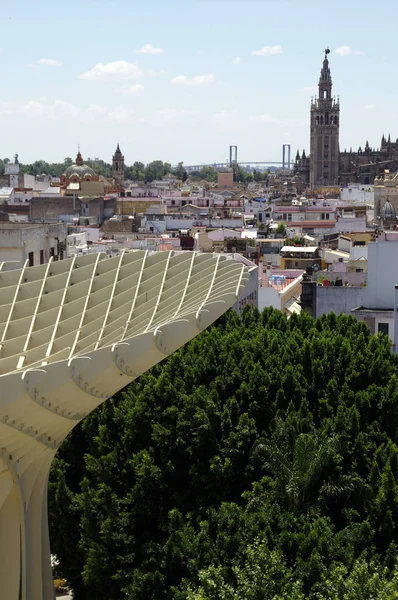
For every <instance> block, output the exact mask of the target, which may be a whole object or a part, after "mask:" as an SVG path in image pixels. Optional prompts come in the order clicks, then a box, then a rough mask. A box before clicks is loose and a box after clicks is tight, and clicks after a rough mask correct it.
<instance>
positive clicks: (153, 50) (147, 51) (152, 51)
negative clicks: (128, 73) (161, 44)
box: [138, 44, 164, 54]
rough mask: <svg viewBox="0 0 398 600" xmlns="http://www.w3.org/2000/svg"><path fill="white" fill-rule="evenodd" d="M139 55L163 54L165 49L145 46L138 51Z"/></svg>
mask: <svg viewBox="0 0 398 600" xmlns="http://www.w3.org/2000/svg"><path fill="white" fill-rule="evenodd" d="M138 52H139V54H163V52H164V50H163V48H154V47H153V46H152V44H145V46H142V48H140V49H139V50H138Z"/></svg>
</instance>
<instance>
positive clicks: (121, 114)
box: [107, 106, 137, 124]
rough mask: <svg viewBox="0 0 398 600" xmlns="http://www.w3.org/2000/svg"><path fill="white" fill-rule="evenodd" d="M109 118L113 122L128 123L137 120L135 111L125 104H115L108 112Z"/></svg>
mask: <svg viewBox="0 0 398 600" xmlns="http://www.w3.org/2000/svg"><path fill="white" fill-rule="evenodd" d="M107 118H108V121H110V122H111V123H125V124H128V123H133V122H136V121H137V118H136V116H135V113H134V111H133V110H131V108H127V107H125V106H115V107H114V108H112V109H111V110H110V111H109V112H108V114H107Z"/></svg>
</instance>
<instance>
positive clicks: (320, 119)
mask: <svg viewBox="0 0 398 600" xmlns="http://www.w3.org/2000/svg"><path fill="white" fill-rule="evenodd" d="M329 52H330V50H329V48H326V50H325V58H324V61H323V66H322V70H321V76H320V78H319V84H318V89H319V93H318V98H314V99H313V100H312V102H311V142H310V144H311V146H310V155H311V158H310V187H311V189H312V190H314V189H316V188H318V187H322V186H336V185H338V183H339V126H340V105H339V102H338V101H336V100H335V99H334V98H333V97H332V77H331V75H330V69H329V60H328V54H329Z"/></svg>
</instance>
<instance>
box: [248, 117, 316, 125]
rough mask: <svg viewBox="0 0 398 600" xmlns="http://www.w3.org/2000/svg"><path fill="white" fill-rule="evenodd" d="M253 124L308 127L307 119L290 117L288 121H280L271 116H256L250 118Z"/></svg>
mask: <svg viewBox="0 0 398 600" xmlns="http://www.w3.org/2000/svg"><path fill="white" fill-rule="evenodd" d="M250 121H252V122H253V123H263V124H265V125H278V126H280V127H303V126H307V125H308V120H307V119H304V118H303V119H297V118H294V117H289V118H287V119H279V118H278V117H273V116H271V115H255V116H252V117H250Z"/></svg>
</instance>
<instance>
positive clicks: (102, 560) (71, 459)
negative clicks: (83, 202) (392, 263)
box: [49, 309, 398, 600]
mask: <svg viewBox="0 0 398 600" xmlns="http://www.w3.org/2000/svg"><path fill="white" fill-rule="evenodd" d="M397 440H398V360H397V357H396V355H394V354H392V353H391V347H390V343H389V340H388V338H387V336H385V335H383V334H378V335H377V336H372V335H370V333H369V330H368V329H367V327H366V326H365V324H363V323H359V322H357V321H356V320H355V319H353V318H352V317H347V316H344V315H340V316H338V317H336V316H335V315H334V314H330V315H327V316H323V317H321V318H320V319H318V320H313V319H312V318H310V317H309V316H308V315H306V314H302V315H300V316H297V315H293V316H292V317H291V318H290V319H288V318H287V317H286V315H283V314H282V313H280V312H278V311H276V310H273V309H266V310H265V311H264V312H263V313H261V314H259V313H258V311H256V310H255V311H253V312H251V311H250V310H247V309H245V310H244V311H243V314H242V316H241V317H238V316H237V315H236V313H234V312H233V311H230V312H229V313H228V314H227V315H225V316H224V317H222V318H221V319H220V320H219V321H218V323H217V324H216V325H215V326H213V327H211V328H210V329H208V330H206V331H205V332H203V333H201V335H200V336H198V337H197V338H195V339H194V340H192V341H191V342H190V343H189V344H188V345H187V346H186V347H184V348H182V349H181V350H179V351H177V352H176V353H174V354H173V355H172V356H171V357H169V358H168V359H167V360H165V361H164V362H163V363H162V364H159V365H157V366H156V367H154V368H153V369H152V370H151V371H149V372H148V373H146V374H144V375H143V376H141V377H140V378H139V379H137V380H136V381H135V382H134V383H133V384H132V385H130V386H129V387H128V388H126V389H125V390H124V391H123V392H121V393H119V394H117V395H116V396H115V397H114V398H113V399H111V400H109V401H107V402H106V403H105V404H103V405H102V406H101V407H99V408H98V409H97V410H96V411H94V412H93V413H92V414H91V415H89V416H88V417H87V418H86V419H85V420H84V421H83V423H81V424H80V425H78V426H77V427H76V428H75V429H74V430H73V432H72V433H71V435H70V436H69V437H68V439H67V440H66V442H65V444H64V445H63V446H62V448H61V449H60V451H59V452H58V455H57V457H56V460H55V461H54V465H53V470H52V474H51V482H50V494H49V513H50V525H51V542H52V551H53V552H54V553H56V554H57V556H58V558H59V560H60V567H59V568H60V570H61V572H62V573H63V575H64V576H65V577H66V579H67V580H68V581H69V582H70V584H71V586H72V588H73V590H74V594H75V595H74V597H75V599H76V600H83V599H84V600H94V599H95V600H120V599H127V600H142V599H144V600H150V599H151V600H243V599H245V600H257V599H260V600H263V599H265V600H267V599H268V598H270V599H271V598H272V600H281V599H282V598H289V599H292V600H303V599H304V598H305V599H309V600H330V599H332V600H340V599H343V600H344V599H347V600H354V599H355V600H358V599H360V600H362V599H363V600H365V599H366V600H370V599H371V598H379V599H382V600H387V599H388V600H389V599H390V598H397V597H398V594H397V590H398V562H397V553H398V488H397V478H398V447H397Z"/></svg>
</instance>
